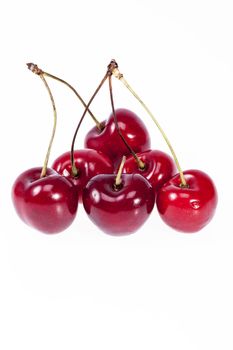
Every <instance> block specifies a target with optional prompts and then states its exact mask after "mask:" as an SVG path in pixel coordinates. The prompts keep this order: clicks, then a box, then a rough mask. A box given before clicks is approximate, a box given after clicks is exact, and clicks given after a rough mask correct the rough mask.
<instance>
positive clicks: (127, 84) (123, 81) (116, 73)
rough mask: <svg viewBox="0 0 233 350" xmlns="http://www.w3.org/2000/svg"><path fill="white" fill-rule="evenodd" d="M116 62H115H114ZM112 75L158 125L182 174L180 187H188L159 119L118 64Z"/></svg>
mask: <svg viewBox="0 0 233 350" xmlns="http://www.w3.org/2000/svg"><path fill="white" fill-rule="evenodd" d="M112 61H114V60H112ZM112 74H113V75H114V76H115V77H116V78H117V79H118V80H120V81H121V82H122V83H123V84H124V85H125V86H126V87H127V89H128V90H129V91H130V92H131V93H132V94H133V96H134V97H135V98H136V99H137V100H138V101H139V103H140V104H141V105H142V107H143V108H144V109H145V110H146V112H147V113H148V114H149V116H150V117H151V119H152V120H153V122H154V123H155V124H156V126H157V128H158V129H159V131H160V133H161V134H162V136H163V138H164V140H165V142H166V143H167V145H168V147H169V149H170V151H171V154H172V156H173V159H174V161H175V163H176V166H177V169H178V171H179V173H180V181H181V184H180V186H181V187H188V185H187V182H186V180H185V177H184V173H183V171H182V169H181V166H180V163H179V161H178V158H177V156H176V153H175V151H174V149H173V147H172V145H171V143H170V141H169V140H168V138H167V136H166V134H165V132H164V131H163V129H162V127H161V126H160V124H159V122H158V121H157V119H156V118H155V117H154V115H153V114H152V113H151V111H150V110H149V108H148V107H147V106H146V104H145V103H144V102H143V101H142V99H141V98H140V97H139V96H138V95H137V94H136V92H135V91H134V90H133V89H132V87H131V86H130V85H129V83H128V82H127V81H126V79H125V78H124V77H123V74H122V73H120V71H119V69H118V65H117V63H116V64H115V68H114V69H113V70H112Z"/></svg>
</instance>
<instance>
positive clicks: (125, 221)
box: [83, 174, 155, 236]
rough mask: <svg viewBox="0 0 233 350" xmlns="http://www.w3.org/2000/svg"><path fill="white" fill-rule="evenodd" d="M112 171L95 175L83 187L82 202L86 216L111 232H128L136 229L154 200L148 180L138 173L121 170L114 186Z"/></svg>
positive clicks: (124, 233) (142, 221) (104, 229)
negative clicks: (107, 173)
mask: <svg viewBox="0 0 233 350" xmlns="http://www.w3.org/2000/svg"><path fill="white" fill-rule="evenodd" d="M114 182H115V175H105V174H104V175H97V176H95V177H94V178H92V179H91V180H90V181H89V182H88V184H87V186H86V187H85V189H84V191H83V205H84V208H85V210H86V212H87V214H88V216H89V218H90V219H91V220H92V222H94V224H96V225H97V226H98V227H99V228H100V229H101V230H103V231H104V232H106V233H108V234H111V235H117V236H120V235H127V234H130V233H133V232H135V231H136V230H137V229H139V228H140V227H141V226H142V225H143V223H144V222H145V221H146V219H147V218H148V217H149V215H150V213H151V211H152V209H153V207H154V202H155V195H154V191H153V189H152V187H151V185H150V184H149V182H148V181H147V180H146V179H145V178H144V177H142V176H141V175H139V174H122V184H121V186H120V187H119V188H115V186H114Z"/></svg>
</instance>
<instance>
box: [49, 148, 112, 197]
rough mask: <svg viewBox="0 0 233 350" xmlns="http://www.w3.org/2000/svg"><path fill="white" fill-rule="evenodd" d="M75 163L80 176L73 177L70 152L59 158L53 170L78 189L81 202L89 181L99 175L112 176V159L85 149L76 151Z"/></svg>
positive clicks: (54, 163)
mask: <svg viewBox="0 0 233 350" xmlns="http://www.w3.org/2000/svg"><path fill="white" fill-rule="evenodd" d="M74 162H75V166H76V168H77V169H78V175H77V176H76V177H74V176H73V175H72V164H71V161H70V152H66V153H64V154H62V155H61V156H60V157H58V158H57V159H56V160H55V161H54V162H53V165H52V168H53V169H54V170H56V171H57V172H58V173H59V174H61V175H63V176H65V177H67V178H68V179H69V180H71V181H72V182H73V183H74V185H75V186H76V187H77V190H78V194H79V201H80V202H81V201H82V191H83V188H84V187H85V186H86V184H87V183H88V181H89V180H90V179H91V178H92V177H94V176H95V175H98V174H112V173H113V165H112V163H111V161H110V159H109V158H108V157H107V156H106V155H105V154H103V153H101V152H98V151H96V150H94V149H84V150H76V151H74Z"/></svg>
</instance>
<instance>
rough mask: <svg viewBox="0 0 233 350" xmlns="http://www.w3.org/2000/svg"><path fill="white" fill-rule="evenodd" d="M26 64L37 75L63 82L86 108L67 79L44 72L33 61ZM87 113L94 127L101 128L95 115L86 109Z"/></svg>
mask: <svg viewBox="0 0 233 350" xmlns="http://www.w3.org/2000/svg"><path fill="white" fill-rule="evenodd" d="M27 66H28V69H30V70H31V71H32V72H33V73H35V74H37V75H40V74H43V75H44V76H46V77H49V78H52V79H54V80H57V81H59V82H60V83H62V84H65V85H66V86H68V88H70V89H71V90H72V91H73V92H74V94H75V95H76V96H77V97H78V99H79V101H80V102H81V103H82V104H83V106H84V107H85V108H86V103H85V102H84V100H83V99H82V97H81V96H80V95H79V93H78V92H77V91H76V90H75V88H74V87H73V86H72V85H70V84H69V83H67V81H65V80H63V79H61V78H58V77H57V76H55V75H52V74H50V73H48V72H44V71H43V70H42V69H40V68H39V67H38V66H37V64H34V63H27ZM88 113H89V114H90V116H91V117H92V119H93V120H94V122H95V124H96V127H97V128H98V129H99V130H100V131H101V130H103V128H102V125H101V123H100V122H99V121H98V120H97V119H96V117H95V116H94V114H93V113H92V112H91V111H90V110H89V109H88Z"/></svg>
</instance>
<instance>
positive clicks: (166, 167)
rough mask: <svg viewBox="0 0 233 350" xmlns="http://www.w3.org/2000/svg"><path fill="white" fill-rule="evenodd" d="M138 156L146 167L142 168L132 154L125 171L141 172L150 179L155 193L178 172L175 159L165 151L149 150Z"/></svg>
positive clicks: (127, 160) (126, 163)
mask: <svg viewBox="0 0 233 350" xmlns="http://www.w3.org/2000/svg"><path fill="white" fill-rule="evenodd" d="M137 156H138V158H139V159H140V160H141V161H142V162H143V163H144V169H140V167H139V166H138V164H137V162H136V161H135V158H134V157H133V156H130V157H128V158H127V159H126V162H125V165H124V169H123V173H137V174H141V175H142V176H144V177H145V178H146V179H147V180H148V181H149V183H150V184H151V186H152V187H153V189H154V191H155V194H156V193H157V191H158V190H159V188H160V187H161V186H162V185H163V184H164V183H165V182H166V181H167V180H169V179H170V178H171V177H172V176H173V175H175V173H176V166H175V163H174V161H173V159H172V158H171V157H170V156H169V155H167V154H166V153H164V152H161V151H157V150H148V151H144V152H141V153H137Z"/></svg>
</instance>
